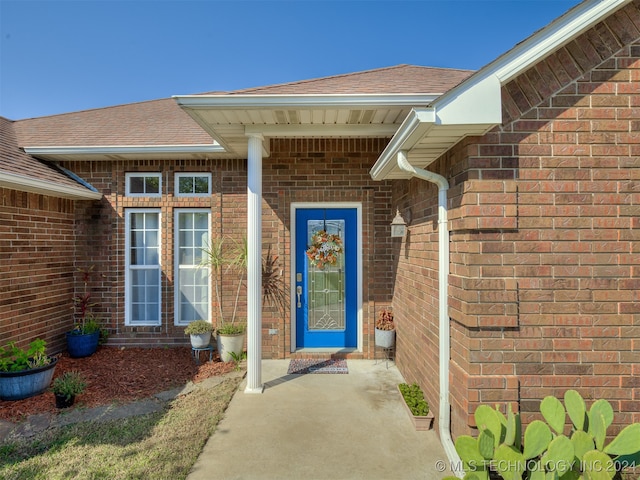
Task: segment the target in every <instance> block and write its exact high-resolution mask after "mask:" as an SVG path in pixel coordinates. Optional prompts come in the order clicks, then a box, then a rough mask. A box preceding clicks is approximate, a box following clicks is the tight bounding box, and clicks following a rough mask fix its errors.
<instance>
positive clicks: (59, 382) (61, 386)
mask: <svg viewBox="0 0 640 480" xmlns="http://www.w3.org/2000/svg"><path fill="white" fill-rule="evenodd" d="M85 388H87V382H86V381H85V380H84V377H83V376H82V374H81V373H80V372H77V371H75V370H71V371H68V372H64V373H63V374H62V375H60V376H59V377H56V378H55V379H54V380H53V383H52V384H51V390H52V391H53V394H54V395H55V398H56V407H58V408H68V407H70V406H71V405H73V402H74V401H75V399H76V395H80V394H81V393H82V392H84V389H85Z"/></svg>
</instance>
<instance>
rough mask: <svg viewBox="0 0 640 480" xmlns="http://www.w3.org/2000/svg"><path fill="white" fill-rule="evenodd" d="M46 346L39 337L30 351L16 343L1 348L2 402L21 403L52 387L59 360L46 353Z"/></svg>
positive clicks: (0, 387) (0, 378)
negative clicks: (19, 401)
mask: <svg viewBox="0 0 640 480" xmlns="http://www.w3.org/2000/svg"><path fill="white" fill-rule="evenodd" d="M46 345H47V343H46V342H45V341H44V340H42V339H39V338H37V339H35V340H34V341H32V342H31V343H30V344H29V348H28V349H27V350H23V349H21V348H19V347H18V346H17V345H16V343H15V342H10V343H9V344H7V345H6V346H4V347H0V399H2V400H21V399H23V398H28V397H32V396H34V395H38V394H40V393H42V392H44V391H46V390H47V388H49V385H50V384H51V379H52V378H53V372H54V370H55V367H56V364H57V363H58V359H57V358H53V357H50V356H48V355H47V354H46V351H45V347H46Z"/></svg>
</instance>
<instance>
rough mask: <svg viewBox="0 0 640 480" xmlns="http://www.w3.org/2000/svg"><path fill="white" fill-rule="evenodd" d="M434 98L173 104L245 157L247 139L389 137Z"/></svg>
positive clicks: (210, 98) (190, 99)
mask: <svg viewBox="0 0 640 480" xmlns="http://www.w3.org/2000/svg"><path fill="white" fill-rule="evenodd" d="M439 95H440V94H439V93H429V94H353V95H339V94H336V95H322V94H309V95H186V96H174V97H173V98H174V99H175V100H176V101H177V103H178V105H180V106H181V107H182V108H183V109H184V110H185V111H186V112H187V113H188V114H189V115H190V116H191V117H192V118H193V119H194V120H195V121H196V122H197V123H198V124H199V125H200V126H201V127H202V128H203V129H205V130H206V131H207V132H208V133H209V134H210V135H211V136H212V137H213V138H214V139H215V140H216V141H217V142H219V143H220V144H221V145H222V146H223V147H224V148H225V149H227V151H229V152H235V153H237V154H238V155H246V150H247V137H246V136H247V135H248V134H261V135H263V136H264V137H266V138H269V137H270V138H277V137H280V138H300V137H306V138H321V137H325V138H326V137H359V138H362V137H391V136H393V134H394V133H395V132H396V130H397V127H398V125H399V124H400V123H401V122H402V121H403V120H404V119H405V117H406V116H407V114H408V113H409V112H410V111H411V108H413V107H415V106H418V107H420V106H427V105H429V104H430V103H431V102H433V101H434V100H435V99H436V98H438V96H439Z"/></svg>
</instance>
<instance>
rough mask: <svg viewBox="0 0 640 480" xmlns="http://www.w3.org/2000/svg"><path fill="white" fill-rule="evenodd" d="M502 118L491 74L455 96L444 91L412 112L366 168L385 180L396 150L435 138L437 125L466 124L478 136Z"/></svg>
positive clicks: (497, 88)
mask: <svg viewBox="0 0 640 480" xmlns="http://www.w3.org/2000/svg"><path fill="white" fill-rule="evenodd" d="M501 120H502V110H501V101H500V82H499V80H498V78H497V77H496V76H494V75H492V76H489V77H486V78H483V79H481V80H480V81H478V82H476V83H474V84H472V85H470V86H468V88H466V89H464V90H461V91H459V92H457V94H456V95H454V96H449V95H447V94H445V95H443V96H442V97H440V99H438V100H436V101H435V102H434V103H433V105H432V106H431V107H430V108H428V109H415V108H414V109H413V110H412V111H411V113H410V114H409V115H408V116H407V118H406V119H405V121H404V122H402V124H401V125H400V128H398V132H397V133H396V135H395V136H394V137H393V138H392V139H391V141H390V142H389V144H388V145H387V147H386V148H385V149H384V151H383V152H382V154H380V157H378V160H377V161H376V163H375V164H374V165H373V167H372V168H371V170H370V171H369V173H370V175H371V178H373V179H374V180H384V179H385V178H386V176H387V175H388V174H389V173H390V172H391V171H392V170H394V169H396V167H397V161H396V159H397V154H398V152H399V151H401V150H407V151H409V150H411V149H412V148H413V147H414V146H415V145H416V143H418V142H419V141H420V140H422V139H423V138H424V137H425V136H426V135H428V134H430V133H433V135H434V137H437V130H438V127H439V126H446V125H469V126H470V128H469V132H470V133H473V134H474V135H477V134H478V133H479V132H485V131H487V130H489V129H491V128H493V127H494V126H495V125H498V124H499V123H500V122H501ZM463 136H464V135H463ZM463 136H461V137H460V138H459V139H458V140H457V141H459V140H460V139H462V138H463ZM457 141H456V142H455V143H457ZM451 146H453V144H452V145H451ZM407 178H409V175H407Z"/></svg>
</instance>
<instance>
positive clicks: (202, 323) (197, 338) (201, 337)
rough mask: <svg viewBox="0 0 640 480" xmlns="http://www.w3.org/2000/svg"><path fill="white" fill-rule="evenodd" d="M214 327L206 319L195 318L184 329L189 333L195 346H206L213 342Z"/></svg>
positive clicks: (192, 344) (186, 333)
mask: <svg viewBox="0 0 640 480" xmlns="http://www.w3.org/2000/svg"><path fill="white" fill-rule="evenodd" d="M213 330H214V327H213V324H212V323H211V322H207V321H206V320H194V321H192V322H191V323H189V325H187V327H186V328H185V329H184V333H185V335H189V336H190V339H191V346H192V347H193V348H204V347H207V346H208V345H209V344H210V343H211V333H212V332H213Z"/></svg>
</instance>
